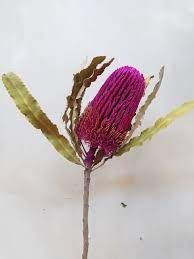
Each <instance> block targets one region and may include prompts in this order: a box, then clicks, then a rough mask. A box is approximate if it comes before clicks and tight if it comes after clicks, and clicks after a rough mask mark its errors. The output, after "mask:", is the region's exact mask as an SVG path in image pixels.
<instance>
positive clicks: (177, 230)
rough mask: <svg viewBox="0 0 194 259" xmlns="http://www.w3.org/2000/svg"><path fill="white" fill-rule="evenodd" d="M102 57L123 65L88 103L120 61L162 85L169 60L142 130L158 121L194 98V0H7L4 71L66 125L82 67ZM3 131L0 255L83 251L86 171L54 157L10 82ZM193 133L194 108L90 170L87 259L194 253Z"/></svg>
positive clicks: (1, 43) (27, 258)
mask: <svg viewBox="0 0 194 259" xmlns="http://www.w3.org/2000/svg"><path fill="white" fill-rule="evenodd" d="M96 55H106V56H107V58H108V59H110V58H112V57H115V61H114V63H113V64H112V65H111V67H109V68H108V69H107V70H106V72H105V73H104V74H103V75H102V76H101V77H100V78H99V79H98V80H97V82H96V83H94V84H93V85H92V87H91V88H90V89H89V90H88V92H87V94H86V97H85V99H84V103H83V107H84V106H85V105H86V104H87V102H88V101H89V100H91V98H92V97H93V96H94V95H95V93H96V92H97V91H98V89H99V87H100V86H101V84H102V83H103V82H104V80H105V78H106V77H107V76H108V75H109V74H110V73H111V72H112V71H113V70H114V69H116V68H117V67H119V66H123V65H131V66H134V67H136V68H137V69H139V70H141V71H142V73H144V74H145V75H151V74H154V75H155V79H154V81H153V83H154V82H156V81H157V78H158V71H159V69H160V67H161V66H162V65H165V76H164V81H163V84H162V87H161V90H160V92H159V94H158V96H157V99H156V100H155V101H154V102H153V104H152V106H151V107H150V108H149V110H148V112H147V114H146V116H145V118H144V120H143V124H142V126H141V129H144V128H146V127H148V126H151V125H152V124H153V123H154V121H155V120H156V119H157V118H158V117H160V116H163V115H165V114H166V113H168V112H169V111H170V110H171V109H173V108H175V107H177V106H178V105H180V104H181V103H183V102H185V101H187V100H190V99H194V1H193V0H184V1H182V0H146V1H144V0H135V1H132V0H120V1H118V0H99V1H97V0H96V1H94V0H69V1H67V0H53V1H51V0H17V1H16V0H0V73H1V74H2V73H4V72H7V71H14V72H16V73H18V74H19V75H20V76H21V78H22V79H23V80H24V82H25V83H26V85H27V86H28V88H29V89H30V91H31V93H32V94H33V95H34V96H35V97H36V98H37V100H38V101H39V103H40V104H41V107H42V108H43V110H44V111H45V112H46V113H47V114H48V116H49V117H50V118H51V119H52V121H53V122H55V123H56V124H57V125H58V126H59V128H60V130H61V132H65V131H64V126H63V124H62V120H61V117H62V114H63V111H64V107H65V104H66V99H65V98H66V96H67V95H68V94H69V93H70V91H71V86H72V77H73V74H74V73H76V72H77V71H79V69H80V68H81V67H82V66H83V63H84V61H85V60H86V58H87V59H88V62H89V61H90V60H91V58H92V57H93V56H96ZM152 87H153V84H152V86H150V88H149V90H148V92H149V91H150V90H151V89H152ZM0 133H1V134H0V259H78V258H81V253H82V190H83V172H82V168H81V167H79V166H76V165H74V164H72V163H70V162H68V161H67V160H64V159H63V158H62V157H61V156H60V155H59V154H57V152H56V151H55V150H54V149H53V147H52V146H51V145H50V144H49V143H48V141H47V140H46V139H45V138H44V137H43V135H42V134H41V133H40V132H39V131H37V130H36V129H34V128H33V127H32V126H31V125H30V124H29V123H28V122H27V121H26V119H25V118H24V117H23V116H22V115H21V114H20V113H19V112H18V110H17V109H16V107H15V105H14V103H13V101H12V100H11V98H10V97H9V95H8V94H7V92H6V90H5V88H4V87H3V85H2V83H1V82H0ZM193 133H194V111H193V112H191V113H189V114H188V115H186V116H184V117H183V118H181V119H179V120H177V121H176V122H175V123H174V124H173V125H171V126H170V127H169V128H168V129H166V130H164V131H162V132H160V133H159V134H158V135H157V136H155V137H154V138H153V139H152V140H151V141H150V142H148V143H146V144H145V145H144V146H143V147H140V148H136V149H133V150H131V152H130V153H126V154H125V155H123V156H122V157H119V158H114V159H112V160H111V161H109V162H108V163H107V164H106V165H105V166H104V167H102V168H101V169H99V170H98V171H96V172H95V173H94V174H93V175H92V182H91V199H90V215H89V217H90V251H89V259H121V258H122V259H129V258H133V259H164V258H165V259H182V258H184V259H193V258H194V202H193V200H194V138H193ZM121 202H124V203H125V204H127V207H126V208H123V207H122V206H121Z"/></svg>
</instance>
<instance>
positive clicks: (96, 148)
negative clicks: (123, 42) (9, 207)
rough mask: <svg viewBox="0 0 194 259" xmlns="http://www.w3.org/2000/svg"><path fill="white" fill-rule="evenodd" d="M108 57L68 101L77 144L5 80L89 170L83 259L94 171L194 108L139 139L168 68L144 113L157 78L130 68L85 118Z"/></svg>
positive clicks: (67, 154) (27, 110) (23, 107)
mask: <svg viewBox="0 0 194 259" xmlns="http://www.w3.org/2000/svg"><path fill="white" fill-rule="evenodd" d="M105 58H106V57H105V56H99V57H95V58H93V60H92V62H91V63H90V64H89V65H88V66H87V67H86V68H84V69H82V70H81V71H80V72H78V73H76V74H75V75H74V77H73V87H72V91H71V94H70V95H69V96H68V97H67V107H66V109H65V113H64V115H63V121H64V123H65V128H66V130H67V133H68V134H69V137H70V140H71V143H70V142H69V141H68V139H67V138H66V137H65V136H63V135H62V134H60V132H59V130H58V128H57V126H56V125H55V124H53V123H52V121H51V120H50V119H49V118H48V116H47V115H46V114H45V112H44V111H43V110H42V109H41V107H40V105H39V103H38V102H37V101H36V100H35V98H34V97H33V96H32V95H31V94H30V92H29V91H28V89H27V87H26V86H25V85H24V83H23V82H22V81H21V79H20V78H19V77H18V76H17V75H16V74H14V73H7V74H4V75H3V77H2V80H3V83H4V85H5V87H6V89H7V91H8V93H9V95H10V96H11V97H12V99H13V100H14V102H15V104H16V106H17V108H18V109H19V110H20V112H21V113H22V114H23V115H24V116H25V117H26V118H27V120H28V121H29V122H30V123H31V124H32V125H33V126H34V127H35V128H36V129H39V130H40V131H41V132H42V133H43V134H44V136H45V137H46V138H47V139H48V141H49V142H50V143H51V144H52V145H53V147H54V148H55V149H56V151H58V152H59V153H60V154H61V155H62V156H63V157H64V158H66V159H68V160H69V161H71V162H72V163H74V164H77V165H81V166H83V167H84V191H83V254H82V259H88V248H89V229H88V209H89V186H90V178H91V172H93V170H95V169H97V168H98V167H99V164H100V166H101V165H103V164H104V163H105V162H106V161H107V160H109V159H110V158H112V157H114V156H121V155H122V154H124V153H126V152H128V151H129V150H130V149H131V148H133V147H136V146H141V145H143V144H144V142H145V141H147V140H150V139H151V138H152V137H153V136H154V135H155V134H156V133H158V132H159V131H160V130H161V129H164V128H166V127H167V126H168V125H169V124H171V123H172V122H173V121H174V120H175V119H176V118H178V117H180V116H182V115H184V114H185V113H187V112H189V111H191V110H192V109H194V100H191V101H189V102H186V103H184V104H182V105H181V106H180V107H178V108H176V109H175V110H173V111H171V112H170V113H168V114H167V115H166V116H165V117H162V118H160V119H158V120H157V121H156V122H155V123H154V125H152V126H151V127H149V128H147V129H145V130H143V131H142V132H141V134H140V135H139V136H135V137H134V136H133V134H134V132H135V130H136V129H137V128H138V126H139V125H140V124H141V120H142V118H143V116H144V115H145V112H146V110H147V109H148V107H149V105H150V104H151V102H152V100H153V99H154V98H155V97H156V94H157V92H158V90H159V88H160V85H161V82H162V78H163V74H164V67H162V68H161V70H160V73H159V80H158V82H157V83H156V85H155V86H154V88H153V90H152V92H151V94H150V95H149V96H148V97H147V99H146V101H145V103H144V104H143V105H142V106H141V107H140V108H139V109H138V106H139V103H140V101H141V98H142V96H143V95H144V93H145V90H146V87H147V86H148V84H149V82H150V80H151V78H152V77H147V78H144V76H143V75H142V74H141V73H140V72H139V71H138V70H136V69H135V68H133V67H129V66H124V67H121V68H118V69H117V70H115V71H114V72H113V73H112V74H111V75H110V76H109V77H108V79H107V80H106V81H105V83H104V84H103V85H102V87H101V88H100V90H99V91H98V93H97V95H96V96H95V97H94V99H93V100H92V101H91V102H89V104H88V105H87V107H86V108H85V110H84V112H83V113H82V114H81V103H82V99H83V97H84V93H85V91H86V89H87V88H88V87H90V86H91V84H92V82H94V81H95V80H96V79H97V78H98V76H100V75H101V74H102V73H103V72H104V70H105V69H106V68H107V67H108V66H109V65H110V64H111V63H112V61H113V59H111V60H110V61H109V62H104V63H103V61H104V60H105ZM137 109H138V111H137ZM136 113H137V114H136ZM80 114H81V115H80ZM134 117H135V118H134ZM133 118H134V121H133ZM84 143H86V144H87V145H88V151H86V149H85V146H84Z"/></svg>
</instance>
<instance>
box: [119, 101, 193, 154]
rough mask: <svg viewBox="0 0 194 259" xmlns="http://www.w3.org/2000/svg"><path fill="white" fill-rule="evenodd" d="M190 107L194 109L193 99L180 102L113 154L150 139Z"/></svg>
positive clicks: (189, 109) (120, 152)
mask: <svg viewBox="0 0 194 259" xmlns="http://www.w3.org/2000/svg"><path fill="white" fill-rule="evenodd" d="M192 109H194V100H192V101H189V102H186V103H184V104H182V105H181V106H180V107H178V108H176V109H175V110H173V111H172V112H170V113H169V114H167V115H166V116H165V117H163V118H160V119H158V120H157V121H156V122H155V124H154V125H153V126H152V127H150V128H147V129H145V130H144V131H142V132H141V134H140V135H139V136H137V137H134V138H132V139H131V140H130V142H129V143H128V144H126V145H125V146H123V147H122V149H120V150H119V151H118V152H117V153H116V154H115V155H116V156H121V155H122V154H123V153H125V152H128V151H129V150H130V149H131V148H132V147H135V146H141V145H143V144H144V142H145V141H147V140H150V139H151V138H152V137H153V136H154V135H155V134H156V133H158V132H159V131H160V130H162V129H164V128H166V127H167V126H168V125H170V124H171V123H172V122H173V121H174V120H176V119H177V118H178V117H181V116H183V115H184V114H186V113H187V112H189V111H191V110H192Z"/></svg>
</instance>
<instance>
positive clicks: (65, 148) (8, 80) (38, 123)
mask: <svg viewBox="0 0 194 259" xmlns="http://www.w3.org/2000/svg"><path fill="white" fill-rule="evenodd" d="M2 80H3V83H4V85H5V87H6V89H7V91H8V93H9V95H10V96H11V97H12V98H13V100H14V102H15V104H16V106H17V107H18V109H19V110H20V112H21V113H22V114H24V115H25V116H26V118H27V119H28V121H29V122H30V123H31V124H32V125H33V126H34V127H35V128H37V129H40V130H41V131H42V133H43V134H44V135H45V137H46V138H47V139H48V140H49V141H50V142H51V144H52V145H53V146H54V148H55V149H56V150H57V151H58V152H59V153H60V154H61V155H62V156H63V157H65V158H67V159H68V160H69V161H71V162H73V163H75V164H78V165H81V163H80V161H79V159H78V158H77V156H76V153H75V151H74V149H73V148H72V147H71V145H70V144H69V142H68V140H67V139H66V138H65V137H64V136H62V135H60V134H59V131H58V129H57V126H56V125H54V124H53V123H52V122H51V121H50V120H49V118H48V117H47V116H46V114H45V113H44V112H43V111H42V110H41V108H40V106H39V104H38V102H37V101H36V100H35V99H34V97H33V96H32V95H31V94H30V93H29V91H28V90H27V88H26V86H25V85H24V83H23V82H22V81H21V80H20V78H19V77H18V76H17V75H16V74H14V73H8V74H4V75H3V76H2Z"/></svg>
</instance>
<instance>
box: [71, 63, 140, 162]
mask: <svg viewBox="0 0 194 259" xmlns="http://www.w3.org/2000/svg"><path fill="white" fill-rule="evenodd" d="M144 91H145V80H144V76H143V75H142V74H141V73H140V72H139V71H138V70H137V69H135V68H133V67H129V66H124V67H121V68H118V69H117V70H115V71H114V72H113V73H112V74H111V75H110V76H109V77H108V79H107V80H106V81H105V83H104V84H103V85H102V87H101V88H100V90H99V91H98V93H97V95H96V96H95V97H94V99H93V100H92V101H91V102H89V104H88V105H87V107H86V109H85V110H84V112H83V114H82V115H81V116H80V119H79V121H78V123H77V124H76V127H75V133H76V135H77V137H78V141H79V142H80V143H82V142H85V143H87V144H88V146H89V151H88V152H87V154H86V158H85V166H86V167H91V166H92V165H93V162H94V159H95V153H96V150H101V152H103V153H104V155H105V156H111V155H112V154H113V153H114V152H115V151H117V150H118V149H119V147H120V146H121V145H122V143H123V141H124V139H125V137H126V134H127V132H128V131H129V130H130V128H131V122H132V119H133V117H134V116H135V113H136V110H137V108H138V105H139V103H140V100H141V98H142V96H143V95H144Z"/></svg>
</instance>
